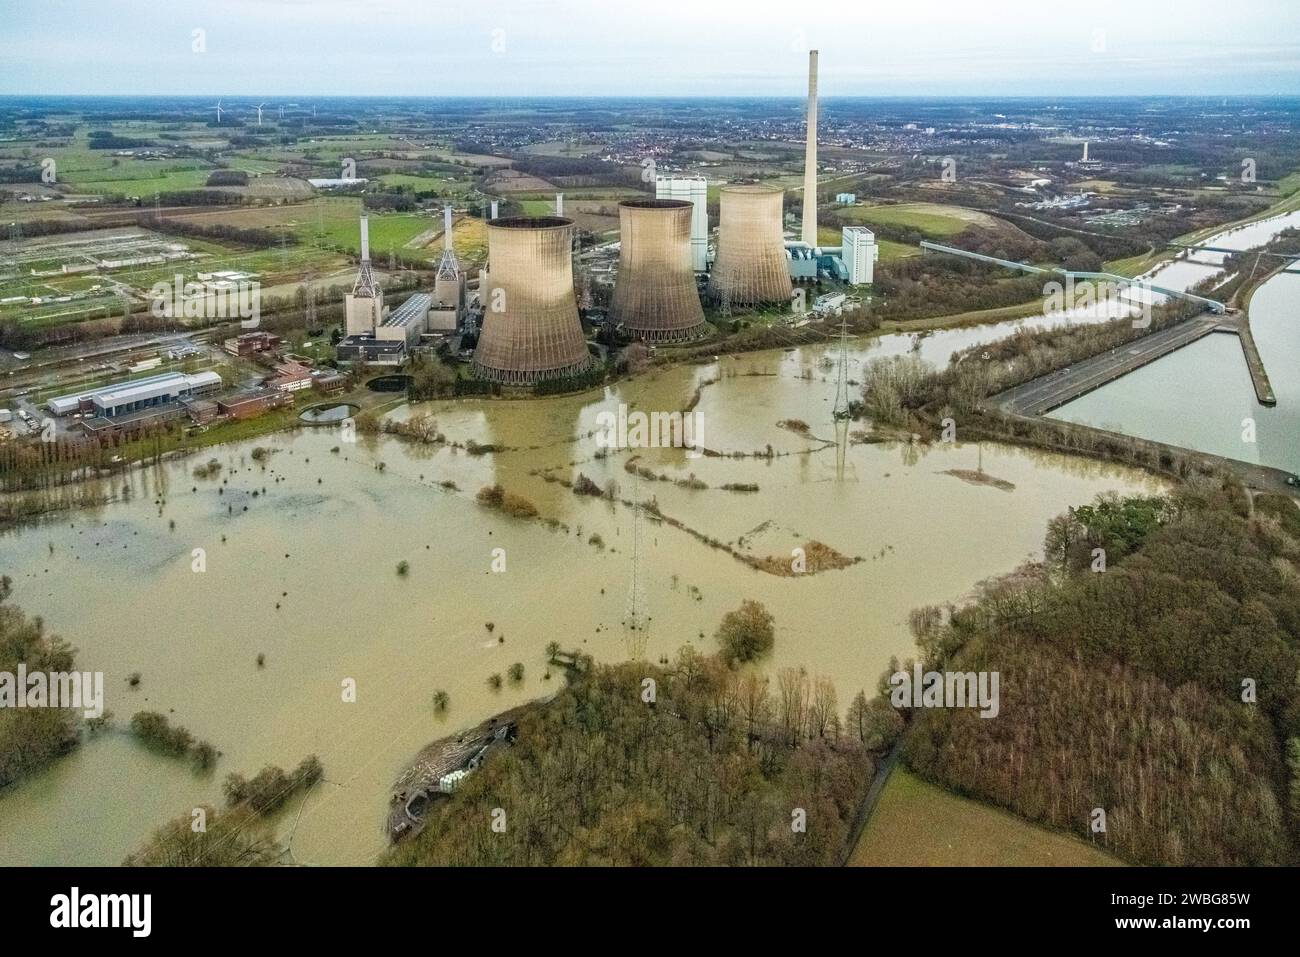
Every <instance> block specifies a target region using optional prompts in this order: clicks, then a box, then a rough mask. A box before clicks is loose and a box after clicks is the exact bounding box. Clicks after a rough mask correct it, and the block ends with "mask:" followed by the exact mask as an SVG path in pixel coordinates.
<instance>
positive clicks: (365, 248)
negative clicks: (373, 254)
mask: <svg viewBox="0 0 1300 957" xmlns="http://www.w3.org/2000/svg"><path fill="white" fill-rule="evenodd" d="M361 261H362V262H363V263H368V262H370V218H369V217H368V216H366V214H365V213H362V214H361Z"/></svg>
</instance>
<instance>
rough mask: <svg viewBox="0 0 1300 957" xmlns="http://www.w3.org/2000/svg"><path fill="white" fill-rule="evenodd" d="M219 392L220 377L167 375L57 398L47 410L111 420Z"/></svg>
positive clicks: (213, 373)
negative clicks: (88, 414) (84, 413)
mask: <svg viewBox="0 0 1300 957" xmlns="http://www.w3.org/2000/svg"><path fill="white" fill-rule="evenodd" d="M220 389H221V376H219V375H217V374H216V373H215V372H196V373H193V374H187V373H184V372H166V373H163V374H162V375H155V376H149V377H148V378H147V379H136V380H135V381H133V382H119V383H116V384H114V385H106V386H102V387H100V388H98V389H91V390H89V391H87V392H77V393H72V394H70V395H62V396H58V397H56V398H53V399H50V401H49V402H48V403H46V407H47V408H48V409H49V410H50V411H51V412H53V413H54V414H55V415H70V414H71V413H73V412H90V413H92V414H94V415H102V416H104V417H105V418H112V417H114V416H118V415H126V414H128V413H131V412H139V411H141V410H143V409H149V408H153V407H154V406H159V405H165V404H167V403H170V402H176V401H178V400H179V399H184V398H189V397H191V396H196V395H205V394H207V393H209V392H217V391H219V390H220Z"/></svg>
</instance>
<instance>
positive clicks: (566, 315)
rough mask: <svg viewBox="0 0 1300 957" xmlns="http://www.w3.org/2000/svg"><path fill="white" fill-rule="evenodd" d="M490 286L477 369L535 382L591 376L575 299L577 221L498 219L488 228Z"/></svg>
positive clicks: (497, 378)
mask: <svg viewBox="0 0 1300 957" xmlns="http://www.w3.org/2000/svg"><path fill="white" fill-rule="evenodd" d="M487 233H488V263H489V266H490V275H489V278H488V284H487V289H486V290H485V291H483V292H481V293H480V296H481V299H482V302H483V328H482V330H481V331H480V332H479V338H478V348H477V349H475V350H474V371H475V373H476V374H477V375H478V376H480V377H481V378H484V379H491V380H492V381H494V382H503V383H506V384H509V385H527V384H530V383H533V382H539V381H541V380H543V379H558V378H563V377H565V376H571V375H576V374H578V373H581V372H586V371H587V369H588V368H589V367H590V365H591V358H590V356H589V355H588V354H587V343H586V341H585V340H584V338H583V335H582V323H581V321H580V320H579V319H578V304H577V302H576V301H575V299H574V297H573V255H572V251H571V243H572V238H573V220H571V219H564V218H563V217H560V216H538V217H536V218H530V217H523V216H521V217H517V218H505V219H494V220H492V221H491V222H489V223H488V224H487Z"/></svg>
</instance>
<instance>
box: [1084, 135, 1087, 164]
mask: <svg viewBox="0 0 1300 957" xmlns="http://www.w3.org/2000/svg"><path fill="white" fill-rule="evenodd" d="M1083 161H1084V162H1085V163H1086V162H1088V141H1087V140H1084V141H1083Z"/></svg>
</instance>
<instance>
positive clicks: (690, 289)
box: [609, 199, 707, 342]
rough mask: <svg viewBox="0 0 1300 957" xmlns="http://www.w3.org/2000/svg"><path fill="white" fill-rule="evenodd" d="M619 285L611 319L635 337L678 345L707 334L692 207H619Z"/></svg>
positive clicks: (662, 202)
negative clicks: (693, 249)
mask: <svg viewBox="0 0 1300 957" xmlns="http://www.w3.org/2000/svg"><path fill="white" fill-rule="evenodd" d="M618 215H619V263H618V280H617V281H616V282H615V284H614V294H613V297H612V299H611V300H610V305H609V318H610V320H611V321H613V322H615V323H618V324H621V325H622V326H623V328H624V329H626V330H627V331H628V332H629V333H630V334H632V335H633V336H635V337H638V338H641V339H646V340H649V341H652V342H680V341H682V340H685V339H693V338H696V337H697V336H699V335H701V334H702V333H704V332H705V331H706V330H707V326H706V325H705V323H704V309H703V307H702V306H701V305H700V296H699V293H698V292H697V291H696V287H695V272H694V269H693V266H692V262H691V219H692V216H693V215H694V206H693V204H692V203H691V202H690V201H688V200H681V199H637V200H628V201H626V202H622V203H619V204H618Z"/></svg>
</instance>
